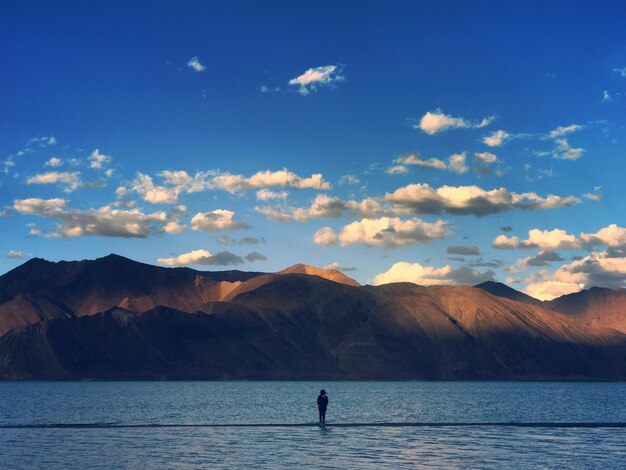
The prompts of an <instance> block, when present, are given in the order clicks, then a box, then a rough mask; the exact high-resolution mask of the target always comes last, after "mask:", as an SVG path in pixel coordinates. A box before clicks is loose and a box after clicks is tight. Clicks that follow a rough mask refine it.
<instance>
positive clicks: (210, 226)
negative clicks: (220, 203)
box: [191, 209, 250, 232]
mask: <svg viewBox="0 0 626 470" xmlns="http://www.w3.org/2000/svg"><path fill="white" fill-rule="evenodd" d="M191 228H192V229H193V230H201V231H204V232H217V231H220V230H237V229H245V228H250V226H249V225H248V224H246V223H244V222H239V221H236V220H235V213H234V212H232V211H228V210H223V209H216V210H214V211H211V212H198V213H197V214H196V215H194V216H193V217H192V219H191Z"/></svg>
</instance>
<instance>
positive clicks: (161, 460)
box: [0, 382, 626, 468]
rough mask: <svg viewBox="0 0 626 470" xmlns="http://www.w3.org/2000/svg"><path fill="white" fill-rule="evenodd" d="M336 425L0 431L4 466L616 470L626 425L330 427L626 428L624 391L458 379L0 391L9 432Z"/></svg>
mask: <svg viewBox="0 0 626 470" xmlns="http://www.w3.org/2000/svg"><path fill="white" fill-rule="evenodd" d="M322 385H323V386H324V388H326V390H327V391H328V393H329V395H330V406H329V414H328V422H329V425H328V427H327V428H325V429H319V428H317V427H288V428H282V427H259V428H237V427H224V428H211V427H201V428H115V429H108V428H97V429H89V428H86V429H0V464H1V465H0V467H2V468H33V467H35V468H68V467H72V468H96V467H107V468H138V467H140V468H173V467H174V468H177V467H178V468H181V467H182V468H197V467H200V466H211V467H218V468H233V467H241V466H250V467H254V468H257V467H278V468H288V467H292V468H293V467H298V466H300V467H301V466H314V467H321V468H326V467H329V468H330V467H335V468H336V467H360V468H364V467H370V468H374V467H376V468H380V467H381V466H384V467H399V466H400V467H401V466H406V467H413V468H414V467H427V466H433V467H439V468H441V467H444V468H445V467H449V468H450V467H451V468H454V467H468V466H472V467H475V466H480V467H489V468H502V467H503V466H504V467H515V468H523V467H537V466H540V467H551V468H552V467H568V468H571V467H578V468H580V467H606V468H619V467H623V466H624V463H626V450H625V448H626V446H624V443H625V442H626V429H624V428H622V429H609V428H583V429H580V428H511V427H499V426H490V427H471V428H465V427H441V428H429V427H418V428H409V427H395V428H394V427H384V428H381V427H354V428H351V427H333V426H332V422H344V423H345V422H384V421H387V422H388V421H403V422H407V421H419V422H428V421H431V422H433V421H437V422H442V421H448V422H461V421H465V422H467V421H491V422H494V421H497V422H508V421H553V422H574V421H578V422H581V421H586V422H601V421H609V422H625V421H626V400H625V398H626V384H614V383H594V384H580V383H498V382H481V383H459V382H443V383H442V382H435V383H433V382H402V383H393V382H332V383H324V384H319V383H312V382H278V383H272V382H218V383H215V382H193V383H183V382H165V383H164V382H158V383H154V382H99V383H85V382H75V383H59V382H55V383H45V382H39V383H0V397H1V400H0V424H1V425H10V424H35V423H40V424H49V423H95V422H100V423H118V424H145V423H161V424H164V423H171V424H174V423H178V424H179V423H188V424H193V423H196V424H200V423H203V424H206V423H235V422H239V423H255V422H256V423H262V422H274V423H307V422H309V423H310V422H315V421H316V419H317V416H316V410H315V398H316V395H317V392H319V389H320V388H321V386H322Z"/></svg>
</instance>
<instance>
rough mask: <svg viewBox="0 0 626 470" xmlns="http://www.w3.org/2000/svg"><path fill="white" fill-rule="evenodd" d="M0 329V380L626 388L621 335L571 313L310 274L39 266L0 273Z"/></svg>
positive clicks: (465, 291)
mask: <svg viewBox="0 0 626 470" xmlns="http://www.w3.org/2000/svg"><path fill="white" fill-rule="evenodd" d="M598 315H600V316H601V313H598ZM0 327H1V328H2V330H1V332H0V377H2V378H4V379H32V378H44V379H46V378H49V379H61V378H64V379H83V378H96V379H110V378H133V379H147V378H165V379H305V378H325V379H522V380H526V379H626V335H625V334H623V333H622V332H619V331H616V330H615V329H608V328H603V327H600V326H597V324H586V323H585V322H583V321H579V320H578V319H577V318H576V314H575V313H574V314H573V315H566V314H562V313H558V312H555V311H553V310H549V309H545V308H542V307H541V306H537V305H531V304H529V303H523V302H517V301H514V300H510V299H506V298H503V297H499V296H496V295H492V294H490V293H488V292H486V291H485V290H483V289H478V288H473V287H468V286H437V287H422V286H418V285H415V284H410V283H396V284H388V285H383V286H378V287H373V286H359V285H358V283H357V282H356V281H354V280H352V279H350V278H348V277H346V276H345V275H343V274H341V273H338V272H336V271H332V270H321V269H318V268H313V267H309V266H305V265H296V266H294V267H292V268H288V269H287V270H285V271H282V272H280V273H276V274H263V273H245V272H240V271H226V272H201V271H195V270H192V269H188V268H162V267H155V266H150V265H146V264H142V263H136V262H134V261H131V260H128V259H126V258H122V257H119V256H115V255H111V256H108V257H105V258H101V259H97V260H94V261H79V262H60V263H50V262H47V261H44V260H31V261H29V262H27V263H25V264H24V265H22V266H20V267H18V268H16V269H15V270H13V271H11V272H9V273H7V274H5V275H4V276H0Z"/></svg>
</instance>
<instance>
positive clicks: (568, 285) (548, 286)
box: [525, 249, 626, 300]
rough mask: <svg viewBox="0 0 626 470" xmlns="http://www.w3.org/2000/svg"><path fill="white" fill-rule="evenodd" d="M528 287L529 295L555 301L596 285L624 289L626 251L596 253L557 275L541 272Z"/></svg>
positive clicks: (532, 276) (533, 276)
mask: <svg viewBox="0 0 626 470" xmlns="http://www.w3.org/2000/svg"><path fill="white" fill-rule="evenodd" d="M526 284H527V285H526V289H525V291H526V293H527V294H529V295H532V296H533V297H535V298H537V299H540V300H552V299H554V298H556V297H559V296H561V295H566V294H571V293H574V292H578V291H580V290H581V289H587V288H589V287H593V286H604V287H621V288H624V287H626V250H624V249H620V250H612V249H608V250H605V251H600V252H593V253H591V254H589V255H587V256H585V257H583V258H581V259H578V260H574V261H573V262H571V263H568V264H564V265H563V266H561V267H559V268H558V269H557V270H556V271H554V272H550V271H548V270H540V271H537V272H534V273H531V274H530V275H529V276H528V278H527V279H526Z"/></svg>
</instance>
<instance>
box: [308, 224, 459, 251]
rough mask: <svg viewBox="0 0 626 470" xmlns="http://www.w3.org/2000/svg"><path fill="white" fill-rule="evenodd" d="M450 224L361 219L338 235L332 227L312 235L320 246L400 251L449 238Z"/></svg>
mask: <svg viewBox="0 0 626 470" xmlns="http://www.w3.org/2000/svg"><path fill="white" fill-rule="evenodd" d="M447 225H448V224H447V223H446V222H445V221H443V220H438V221H437V222H435V223H428V222H424V221H423V220H421V219H410V220H401V219H399V218H397V217H396V218H389V217H381V218H379V219H362V220H360V221H355V222H352V223H350V224H348V225H345V226H344V227H343V228H342V229H341V231H340V233H339V235H336V234H335V232H334V231H333V230H332V229H331V228H330V227H323V228H321V229H319V230H318V231H317V232H316V233H315V234H314V235H313V241H314V242H315V243H317V244H320V245H334V244H339V245H341V246H346V245H355V244H364V245H367V246H371V247H384V248H397V247H404V246H412V245H416V244H423V243H429V242H431V241H433V240H439V239H442V238H445V237H446V236H447V235H448V231H447V230H446V227H447Z"/></svg>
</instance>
